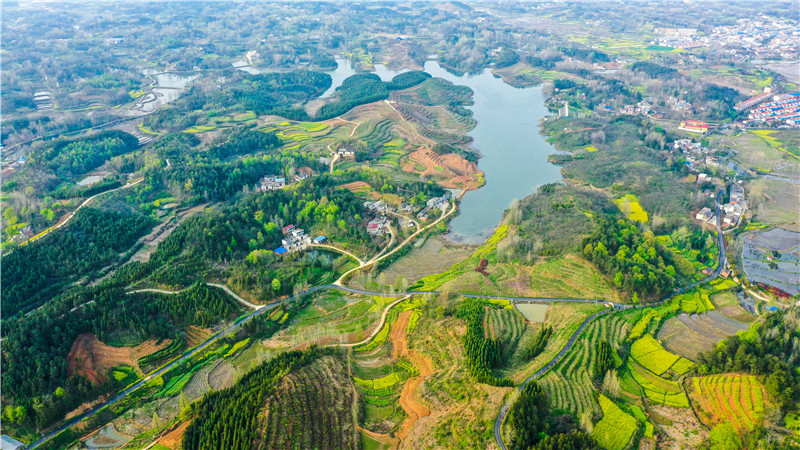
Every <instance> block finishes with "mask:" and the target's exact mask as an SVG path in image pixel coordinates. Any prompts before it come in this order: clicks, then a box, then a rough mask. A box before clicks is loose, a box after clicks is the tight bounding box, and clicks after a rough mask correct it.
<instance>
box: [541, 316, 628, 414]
mask: <svg viewBox="0 0 800 450" xmlns="http://www.w3.org/2000/svg"><path fill="white" fill-rule="evenodd" d="M635 317H636V316H635V315H633V314H625V315H623V314H618V315H614V316H605V317H601V318H599V319H597V320H595V321H594V322H592V323H591V324H590V325H589V326H588V327H587V328H586V331H585V332H584V333H583V334H582V337H581V338H580V339H578V341H577V342H576V343H575V345H574V346H573V347H572V349H571V350H570V352H569V353H567V355H566V356H565V357H564V359H562V360H561V362H559V363H558V365H556V367H555V368H553V369H552V370H551V371H550V372H548V373H547V374H546V375H545V376H544V377H543V378H542V381H541V384H542V387H543V388H544V390H545V392H547V393H548V395H549V396H550V399H551V404H552V406H553V407H554V408H555V409H560V410H564V411H569V412H572V413H573V414H576V415H578V416H580V415H581V414H583V413H584V412H586V411H589V412H597V411H598V405H597V403H596V402H595V401H594V396H593V391H594V388H593V380H594V379H595V378H596V375H597V374H595V373H594V367H595V359H596V355H595V348H596V347H597V344H598V342H599V341H601V340H604V341H606V342H608V343H609V344H610V345H611V346H612V347H613V346H614V345H616V344H619V343H621V342H622V341H623V340H624V339H625V336H626V335H627V333H628V329H629V328H630V324H629V322H630V321H632V320H633V319H634V318H635Z"/></svg>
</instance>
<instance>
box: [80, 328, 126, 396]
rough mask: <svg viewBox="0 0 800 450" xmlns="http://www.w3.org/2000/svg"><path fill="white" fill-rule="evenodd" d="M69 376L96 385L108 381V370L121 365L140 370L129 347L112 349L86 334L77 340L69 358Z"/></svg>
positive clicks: (91, 335)
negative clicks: (82, 378) (83, 379)
mask: <svg viewBox="0 0 800 450" xmlns="http://www.w3.org/2000/svg"><path fill="white" fill-rule="evenodd" d="M67 362H68V369H67V374H68V376H70V377H72V376H73V375H80V376H82V377H84V378H86V379H88V380H89V381H91V382H92V383H94V384H100V383H102V382H103V381H105V380H106V372H108V369H110V368H112V367H114V366H118V365H120V364H127V365H129V366H133V367H134V368H136V370H137V371H138V370H139V366H138V365H137V364H136V358H134V357H133V355H132V354H131V349H130V348H129V347H112V346H110V345H106V344H104V343H102V342H100V340H98V339H97V336H95V335H93V334H91V333H86V334H82V335H80V336H78V337H77V339H75V342H74V343H73V344H72V348H71V349H70V351H69V355H68V356H67Z"/></svg>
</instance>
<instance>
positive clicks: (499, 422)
mask: <svg viewBox="0 0 800 450" xmlns="http://www.w3.org/2000/svg"><path fill="white" fill-rule="evenodd" d="M721 195H722V194H717V198H716V202H715V203H716V205H715V206H716V212H717V244H718V245H719V262H718V263H717V268H716V269H715V270H714V272H713V273H712V274H711V275H709V276H707V277H706V278H704V279H702V280H700V281H698V282H695V283H692V284H690V285H688V286H684V287H682V288H680V289H676V290H675V291H674V292H673V293H672V294H670V295H669V296H668V297H667V298H665V299H663V300H661V301H658V302H655V303H648V304H646V305H642V306H641V307H642V308H646V307H653V306H659V305H662V304H664V302H667V301H669V300H670V299H671V298H673V297H675V296H676V295H680V294H682V293H684V292H686V291H688V290H691V289H694V288H695V287H697V286H699V285H701V284H703V283H708V282H709V281H711V280H713V279H715V278H717V277H718V276H719V274H720V272H722V269H724V268H725V262H726V261H727V255H726V253H725V235H724V234H723V233H722V218H721V217H720V213H721V212H722V211H721V206H720V197H721ZM630 308H635V306H634V305H622V307H617V306H616V305H615V307H614V309H615V310H616V309H630ZM609 312H611V311H609V310H606V311H600V312H598V313H595V314H592V315H591V316H589V317H587V318H586V320H584V321H583V323H581V325H580V327H578V329H577V330H576V331H575V333H574V334H573V335H572V337H570V338H569V341H567V343H566V345H564V347H563V348H562V349H561V351H560V352H558V354H557V355H556V356H555V357H554V358H553V359H552V360H550V362H548V363H547V364H546V365H545V366H544V367H542V368H540V369H539V370H537V371H536V372H534V373H533V375H531V376H529V377H528V378H526V379H525V381H523V382H522V384H520V385H519V386H518V387H517V390H518V391H521V390H522V389H523V388H525V385H526V384H528V383H529V382H530V381H531V380H534V379H537V378H539V377H541V376H542V375H544V374H545V373H547V371H548V370H550V369H552V368H553V367H555V365H556V364H558V363H559V361H561V359H562V358H563V357H564V356H565V355H566V354H567V352H569V350H570V349H571V348H572V346H573V345H574V344H575V341H577V340H578V338H579V337H580V335H581V333H583V330H584V329H585V328H586V327H587V326H588V325H589V323H590V322H591V321H592V320H594V319H596V318H597V317H599V316H600V315H602V314H607V313H609ZM510 407H511V405H510V404H509V403H508V402H506V403H504V404H503V406H502V407H501V408H500V413H499V414H498V415H497V419H496V420H495V421H494V440H495V442H496V443H497V447H499V448H500V449H501V450H506V445H505V443H504V442H503V429H502V428H503V421H505V419H506V415H507V414H508V409H509V408H510Z"/></svg>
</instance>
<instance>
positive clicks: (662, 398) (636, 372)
mask: <svg viewBox="0 0 800 450" xmlns="http://www.w3.org/2000/svg"><path fill="white" fill-rule="evenodd" d="M625 370H626V371H627V374H629V375H630V376H631V378H633V380H634V381H635V382H636V384H638V385H639V386H641V392H642V394H644V396H645V397H647V398H649V399H650V400H652V401H654V402H656V403H660V404H662V405H667V406H674V407H677V408H688V407H689V399H688V398H687V397H686V394H684V393H683V391H682V390H681V387H680V385H679V384H678V383H677V382H675V381H671V380H665V379H663V378H660V377H658V376H656V375H655V374H654V373H652V372H650V371H649V370H647V369H645V368H644V367H642V366H641V365H639V364H637V363H636V362H635V361H631V360H629V361H628V365H627V367H626V368H625Z"/></svg>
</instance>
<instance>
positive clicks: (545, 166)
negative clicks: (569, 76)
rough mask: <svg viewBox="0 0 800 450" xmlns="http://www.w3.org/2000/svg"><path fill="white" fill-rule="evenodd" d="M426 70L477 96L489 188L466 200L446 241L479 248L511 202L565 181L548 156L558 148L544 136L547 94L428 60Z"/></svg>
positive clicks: (476, 132) (478, 143) (477, 136)
mask: <svg viewBox="0 0 800 450" xmlns="http://www.w3.org/2000/svg"><path fill="white" fill-rule="evenodd" d="M425 71H426V72H428V73H430V74H431V75H433V76H435V77H440V78H444V79H445V80H448V81H451V82H453V83H454V84H461V85H465V86H469V87H470V88H471V89H472V90H473V91H474V92H475V96H474V98H473V99H474V101H475V104H474V105H473V106H470V107H469V109H471V110H472V112H473V113H474V117H475V120H477V121H478V125H477V126H476V127H475V129H473V130H472V131H471V132H470V133H469V135H470V136H472V138H473V140H474V141H473V146H474V148H475V149H477V150H478V151H480V152H481V154H482V155H483V157H482V158H481V159H480V160H479V161H478V167H480V168H481V170H483V172H484V174H485V179H486V184H485V185H484V186H483V187H482V188H480V189H478V190H475V191H470V192H467V193H466V194H465V195H464V197H463V199H462V200H461V207H460V211H459V215H458V216H457V217H456V218H455V219H453V220H452V221H451V222H450V233H448V234H447V236H446V237H447V238H448V239H450V240H451V241H453V242H459V243H467V244H478V243H481V242H483V240H484V239H486V238H487V237H489V236H490V235H491V234H492V232H493V231H494V228H495V227H497V225H498V224H499V223H500V219H502V217H503V211H505V210H506V209H507V208H508V207H509V205H510V204H511V201H512V200H514V199H520V200H521V199H523V198H525V197H527V196H528V195H530V194H531V193H533V192H534V191H535V190H536V188H538V187H539V186H541V185H543V184H546V183H553V182H556V181H558V180H560V179H561V173H560V171H559V168H558V167H557V166H555V165H553V164H550V163H549V162H548V161H547V155H549V154H551V153H555V152H556V149H555V148H554V147H553V146H552V145H550V144H549V143H547V142H545V140H544V137H543V136H541V135H540V134H539V121H540V120H541V119H542V118H543V117H544V116H545V115H547V113H548V111H547V108H546V107H545V106H544V94H543V93H542V89H541V87H540V86H533V87H526V88H515V87H511V86H509V85H508V84H506V83H504V82H503V80H501V79H499V78H495V77H494V76H493V75H492V74H491V72H490V71H489V70H485V71H483V72H481V73H479V74H476V75H461V76H459V75H454V74H452V73H450V72H447V71H446V70H444V69H443V68H442V67H441V66H439V64H438V63H436V62H432V61H429V62H428V63H426V64H425Z"/></svg>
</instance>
